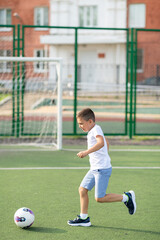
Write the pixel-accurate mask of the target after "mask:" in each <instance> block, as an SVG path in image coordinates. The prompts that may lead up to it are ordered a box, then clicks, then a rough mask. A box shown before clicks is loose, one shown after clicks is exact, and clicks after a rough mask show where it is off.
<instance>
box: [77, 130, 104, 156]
mask: <svg viewBox="0 0 160 240" xmlns="http://www.w3.org/2000/svg"><path fill="white" fill-rule="evenodd" d="M96 139H97V143H96V144H95V145H94V146H93V147H91V148H89V149H87V150H85V151H82V152H79V153H77V156H78V157H80V158H84V157H86V156H87V155H88V154H90V153H92V152H96V151H98V150H99V149H101V148H102V147H103V146H104V139H103V136H101V135H97V136H96Z"/></svg>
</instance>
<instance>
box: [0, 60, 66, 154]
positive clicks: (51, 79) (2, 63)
mask: <svg viewBox="0 0 160 240" xmlns="http://www.w3.org/2000/svg"><path fill="white" fill-rule="evenodd" d="M23 64H25V67H24V66H23ZM27 64H28V65H29V64H30V66H28V65H27ZM31 66H32V67H31ZM13 79H14V91H15V92H16V91H17V89H18V91H20V90H21V89H23V87H24V82H25V88H26V90H25V93H26V92H27V93H28V95H27V94H26V95H27V96H26V101H30V100H29V99H30V98H31V91H32V99H31V101H32V103H31V104H30V105H32V106H29V108H28V109H27V108H26V114H28V115H27V117H26V119H27V118H28V119H29V118H30V119H31V118H32V123H31V124H32V125H33V124H35V127H36V128H37V124H36V121H35V119H38V120H39V119H40V120H39V121H41V122H42V119H44V121H45V124H42V123H41V128H42V129H43V130H41V132H39V131H40V130H37V134H38V133H39V135H40V136H43V138H44V136H45V137H46V138H47V134H48V132H49V131H52V130H51V128H52V126H51V125H50V122H52V121H53V115H52V112H50V111H51V110H52V109H53V106H52V105H53V104H50V105H48V106H47V105H45V103H44V102H45V101H49V99H48V98H47V97H48V96H49V94H50V96H51V98H52V97H53V94H54V97H55V101H56V108H54V109H56V110H55V112H56V114H54V118H55V117H56V122H57V126H56V143H54V144H55V145H56V148H57V149H59V150H60V149H62V58H53V57H0V93H3V91H4V92H5V93H6V92H7V91H8V92H9V91H10V94H11V95H12V96H11V100H12V102H14V104H15V105H14V107H13V106H12V110H13V108H15V107H16V108H17V109H18V111H19V113H18V114H21V110H20V109H19V108H21V109H23V108H24V107H23V106H21V105H23V101H25V100H24V96H22V103H21V102H20V103H19V100H18V99H19V96H18V93H17V92H16V96H14V98H15V99H14V98H13V94H14V91H13ZM17 79H18V80H17ZM22 81H23V83H22V86H21V85H20V86H18V85H19V83H20V82H22ZM53 83H54V84H53ZM33 84H34V85H33ZM53 85H54V87H53ZM33 86H34V87H33ZM45 94H46V96H45ZM22 95H23V94H22ZM36 96H37V99H36ZM42 96H43V97H42ZM34 99H35V100H34ZM42 99H43V101H42ZM50 100H51V99H50ZM34 101H35V102H34ZM38 104H39V105H38ZM2 105H3V104H2ZM24 105H25V104H24ZM26 105H27V104H26ZM10 106H11V104H10ZM37 106H41V107H42V108H44V109H43V117H42V116H40V114H39V112H40V107H39V108H38V107H37ZM47 107H48V112H47ZM49 107H50V108H49ZM31 108H34V109H36V110H37V111H35V112H36V113H34V116H35V118H34V117H33V115H32V112H33V110H31ZM45 108H46V109H45ZM3 109H5V107H3V108H2V109H1V105H0V111H1V115H2V116H3V115H4V119H9V114H10V113H9V110H8V112H7V110H6V109H5V110H4V114H3V111H2V110H3ZM16 111H17V110H16ZM16 111H15V113H16V114H17V112H16ZM7 114H8V115H7ZM38 114H39V115H38ZM47 114H48V116H47ZM10 116H11V117H13V114H12V115H10ZM17 116H18V117H17V118H20V119H21V118H24V116H23V113H22V117H19V115H17ZM7 117H8V118H7ZM1 119H3V117H1ZM16 120H17V119H16ZM14 121H15V120H14ZM28 121H29V120H28ZM6 122H7V121H6ZM8 122H9V121H8ZM10 122H11V120H10ZM3 124H4V122H3ZM8 124H9V123H8ZM14 124H15V123H14ZM31 124H30V125H27V127H26V129H27V128H28V129H29V126H31ZM10 125H13V122H12V124H11V123H10ZM10 125H8V126H6V129H9V128H11V126H10ZM22 125H23V124H22ZM3 126H4V125H2V126H1V121H0V135H1V131H2V132H3V131H4V128H5V127H3ZM17 126H19V125H18V123H17ZM31 128H33V126H31ZM39 129H40V127H39ZM15 131H17V132H18V133H17V135H18V134H19V136H21V133H22V131H24V126H22V127H21V130H20V131H19V129H18V127H14V128H13V127H12V131H11V132H12V136H14V135H13V132H15ZM45 134H46V135H45ZM2 135H3V136H5V132H3V134H2ZM2 135H1V136H2ZM32 135H33V136H34V133H33V134H32ZM6 136H9V133H8V132H7V131H6ZM19 136H18V137H19ZM33 136H32V138H33ZM41 143H42V144H43V141H42V142H41Z"/></svg>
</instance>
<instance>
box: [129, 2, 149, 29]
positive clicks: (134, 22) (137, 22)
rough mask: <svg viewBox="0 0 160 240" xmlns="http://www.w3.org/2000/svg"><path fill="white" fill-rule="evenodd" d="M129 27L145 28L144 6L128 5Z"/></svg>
mask: <svg viewBox="0 0 160 240" xmlns="http://www.w3.org/2000/svg"><path fill="white" fill-rule="evenodd" d="M128 19H129V24H128V25H129V27H130V28H145V26H146V5H145V4H130V5H129V18H128Z"/></svg>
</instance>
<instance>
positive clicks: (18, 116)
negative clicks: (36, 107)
mask: <svg viewBox="0 0 160 240" xmlns="http://www.w3.org/2000/svg"><path fill="white" fill-rule="evenodd" d="M17 56H18V57H19V56H20V24H18V25H17ZM19 100H20V63H19V62H17V133H16V136H17V137H19V134H20V132H19V130H20V129H19V126H20V112H19V107H20V106H19V105H20V101H19Z"/></svg>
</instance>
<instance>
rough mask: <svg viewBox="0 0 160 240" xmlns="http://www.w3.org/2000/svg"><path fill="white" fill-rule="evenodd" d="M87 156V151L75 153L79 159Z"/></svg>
mask: <svg viewBox="0 0 160 240" xmlns="http://www.w3.org/2000/svg"><path fill="white" fill-rule="evenodd" d="M87 155H88V152H87V151H82V152H79V153H77V156H78V157H80V158H84V157H86V156H87Z"/></svg>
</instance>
